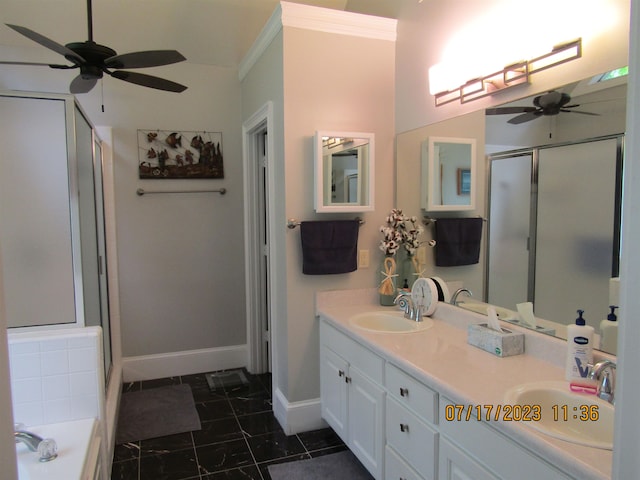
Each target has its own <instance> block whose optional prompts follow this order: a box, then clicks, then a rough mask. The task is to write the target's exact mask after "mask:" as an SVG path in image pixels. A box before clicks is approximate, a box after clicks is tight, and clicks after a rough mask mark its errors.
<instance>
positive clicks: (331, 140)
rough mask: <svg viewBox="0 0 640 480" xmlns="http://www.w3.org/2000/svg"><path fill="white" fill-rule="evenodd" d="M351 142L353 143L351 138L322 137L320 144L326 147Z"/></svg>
mask: <svg viewBox="0 0 640 480" xmlns="http://www.w3.org/2000/svg"><path fill="white" fill-rule="evenodd" d="M351 143H353V138H340V137H322V146H323V147H326V148H335V147H339V146H340V145H349V144H351Z"/></svg>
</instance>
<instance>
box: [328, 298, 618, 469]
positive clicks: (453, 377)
mask: <svg viewBox="0 0 640 480" xmlns="http://www.w3.org/2000/svg"><path fill="white" fill-rule="evenodd" d="M356 292H358V291H356ZM323 294H326V295H325V296H323ZM355 296H356V297H357V294H356V295H355ZM364 297H365V300H364V301H362V302H360V303H358V301H356V300H354V295H353V294H349V293H347V292H340V293H333V292H322V293H319V294H318V298H317V313H318V315H319V319H320V378H321V385H320V388H321V405H322V417H323V418H324V419H325V420H326V421H327V422H328V423H329V425H331V427H332V428H334V429H335V431H336V432H337V433H338V435H340V437H341V438H342V439H343V440H344V441H345V443H346V444H347V446H348V447H349V448H350V449H351V450H352V451H353V453H354V454H355V455H356V456H357V457H358V458H359V459H360V461H361V462H362V463H363V465H364V466H365V467H366V468H367V469H368V470H369V471H370V472H371V474H372V475H373V476H374V477H375V478H376V479H385V478H386V479H398V478H402V479H407V480H408V479H412V480H413V479H415V480H419V479H423V480H430V479H436V478H437V479H441V480H442V479H468V478H473V479H474V480H477V479H481V480H484V479H487V480H489V479H491V480H494V479H513V478H523V477H522V475H523V472H527V478H544V479H545V480H548V479H564V480H566V479H573V478H575V479H581V480H584V479H608V478H610V475H611V474H610V471H611V465H612V451H611V450H607V449H602V448H592V447H588V446H583V445H578V444H576V443H571V442H567V441H563V440H559V439H557V438H554V437H551V436H549V435H546V434H544V433H541V432H539V431H537V430H536V429H534V428H531V426H530V425H527V424H526V423H527V422H525V421H515V420H514V419H512V417H513V415H507V414H506V413H505V412H506V408H505V407H507V405H506V402H505V393H506V392H507V391H509V390H510V389H512V388H513V387H515V386H517V385H520V384H523V383H528V382H538V381H543V380H555V381H562V380H564V369H563V368H562V365H563V363H562V362H563V361H564V346H565V344H564V342H561V341H559V340H558V339H555V338H550V337H549V338H545V336H540V335H537V336H536V334H532V333H525V335H527V338H526V339H525V352H526V353H525V354H523V355H517V356H513V357H507V358H499V357H496V356H494V355H492V354H490V353H487V352H485V351H483V350H480V349H478V348H476V347H473V346H471V345H468V344H467V330H466V327H467V325H468V324H469V323H480V322H481V321H482V319H483V318H484V317H482V316H480V315H478V314H476V313H472V312H466V311H463V310H461V309H458V308H456V307H453V306H451V305H448V304H440V305H439V306H438V309H437V310H436V312H435V314H434V315H433V316H432V318H431V320H432V325H431V326H430V327H429V328H426V329H423V330H419V331H408V332H406V333H399V332H388V331H379V330H378V331H376V330H375V328H374V329H366V328H362V327H361V326H356V325H355V324H354V322H352V319H353V317H354V316H357V315H358V314H362V313H363V312H385V313H386V314H389V315H400V317H401V316H402V314H401V313H400V312H399V311H398V310H397V309H395V308H394V307H381V306H379V305H376V303H375V297H374V296H371V297H368V301H367V300H366V298H367V295H364ZM426 320H429V319H428V318H427V319H426ZM516 329H517V327H516ZM478 406H479V407H480V408H478ZM499 407H501V408H502V413H497V409H498V408H499ZM489 408H491V414H489V415H487V411H488V409H489ZM507 408H508V407H507ZM478 411H480V412H481V413H480V414H478ZM518 416H519V415H518ZM478 417H480V418H479V419H478ZM531 421H533V420H531Z"/></svg>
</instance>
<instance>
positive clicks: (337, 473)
mask: <svg viewBox="0 0 640 480" xmlns="http://www.w3.org/2000/svg"><path fill="white" fill-rule="evenodd" d="M268 468H269V474H270V475H271V478H272V480H300V479H304V480H326V479H327V478H330V479H331V480H373V477H372V476H371V475H370V474H369V472H368V471H367V470H366V469H365V468H364V467H363V466H362V464H361V463H360V462H359V461H358V459H357V458H356V457H355V455H354V454H353V453H351V452H350V451H349V450H345V451H344V452H340V453H333V454H331V455H324V456H322V457H316V458H312V459H311V460H298V461H297V462H289V463H278V464H276V465H269V467H268Z"/></svg>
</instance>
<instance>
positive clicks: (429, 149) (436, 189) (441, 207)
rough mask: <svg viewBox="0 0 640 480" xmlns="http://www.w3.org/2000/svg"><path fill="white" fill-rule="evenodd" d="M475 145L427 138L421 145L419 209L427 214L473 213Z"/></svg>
mask: <svg viewBox="0 0 640 480" xmlns="http://www.w3.org/2000/svg"><path fill="white" fill-rule="evenodd" d="M476 176H477V172H476V141H475V139H473V138H450V137H429V138H428V139H427V140H425V141H424V142H423V143H422V172H421V182H422V192H421V205H420V206H421V207H422V208H423V209H424V210H426V211H427V212H453V211H464V210H473V209H475V197H476V187H475V185H476Z"/></svg>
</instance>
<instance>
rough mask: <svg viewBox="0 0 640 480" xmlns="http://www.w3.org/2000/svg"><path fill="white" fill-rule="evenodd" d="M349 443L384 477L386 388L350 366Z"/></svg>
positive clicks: (353, 449)
mask: <svg viewBox="0 0 640 480" xmlns="http://www.w3.org/2000/svg"><path fill="white" fill-rule="evenodd" d="M347 381H348V384H349V391H348V395H349V410H348V417H347V418H348V422H349V423H348V428H347V431H348V441H347V445H348V446H349V448H350V449H351V451H352V452H353V453H354V454H355V456H356V457H358V459H359V460H360V462H362V464H363V465H364V466H365V467H366V469H367V470H369V472H370V473H371V474H372V475H373V476H374V477H375V478H378V479H379V478H383V471H384V470H383V465H382V464H383V458H384V395H385V394H384V390H383V389H382V387H379V386H378V385H376V384H375V383H373V382H372V381H371V380H369V379H368V378H367V377H365V376H364V375H362V373H360V371H359V370H358V369H357V368H354V367H353V366H351V368H350V370H349V373H348V377H347Z"/></svg>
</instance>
